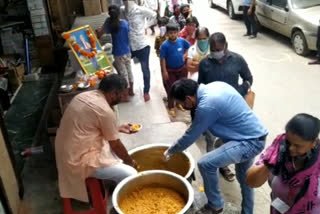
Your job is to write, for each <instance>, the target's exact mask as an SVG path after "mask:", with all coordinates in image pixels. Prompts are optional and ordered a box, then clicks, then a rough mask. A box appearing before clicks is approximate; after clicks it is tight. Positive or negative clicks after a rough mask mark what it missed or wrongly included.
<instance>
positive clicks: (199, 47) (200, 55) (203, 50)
mask: <svg viewBox="0 0 320 214" xmlns="http://www.w3.org/2000/svg"><path fill="white" fill-rule="evenodd" d="M209 35H210V34H209V30H208V28H206V27H199V28H198V29H197V30H196V39H197V41H196V43H195V44H194V45H193V46H192V47H191V48H189V51H188V59H187V69H188V78H190V79H193V80H195V81H198V70H199V63H200V61H201V60H202V59H204V58H205V57H206V56H208V55H209V54H210V48H209Z"/></svg>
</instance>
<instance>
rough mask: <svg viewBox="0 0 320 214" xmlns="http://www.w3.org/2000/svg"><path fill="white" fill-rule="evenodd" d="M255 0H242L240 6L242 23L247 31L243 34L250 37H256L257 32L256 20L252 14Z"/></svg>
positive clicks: (254, 8)
mask: <svg viewBox="0 0 320 214" xmlns="http://www.w3.org/2000/svg"><path fill="white" fill-rule="evenodd" d="M255 2H256V0H244V4H243V6H242V9H243V18H244V23H245V25H246V28H247V33H246V34H244V35H243V36H249V38H250V39H254V38H256V37H257V34H258V28H257V21H256V19H255V15H254V14H255V10H256V7H255Z"/></svg>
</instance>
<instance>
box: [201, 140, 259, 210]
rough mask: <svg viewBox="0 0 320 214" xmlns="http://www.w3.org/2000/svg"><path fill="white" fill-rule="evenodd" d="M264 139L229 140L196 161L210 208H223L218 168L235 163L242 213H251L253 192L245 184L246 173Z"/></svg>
mask: <svg viewBox="0 0 320 214" xmlns="http://www.w3.org/2000/svg"><path fill="white" fill-rule="evenodd" d="M264 145H265V141H259V140H244V141H229V142H226V143H225V144H223V145H222V146H221V147H219V148H217V149H215V150H213V151H211V152H209V153H207V154H206V155H204V156H203V157H202V158H201V159H200V160H199V162H198V168H199V170H200V173H201V176H202V178H203V183H204V190H205V193H206V196H207V198H208V205H209V206H210V207H212V208H217V209H219V208H223V206H224V200H223V198H222V196H221V191H220V187H219V179H218V175H219V173H218V168H222V167H225V166H228V165H230V164H235V166H236V177H237V180H238V182H239V183H240V187H241V194H242V203H241V206H242V211H241V213H242V214H253V205H254V193H253V189H251V188H249V187H248V186H247V184H246V173H247V170H248V169H249V167H250V166H251V165H252V163H253V160H254V157H255V156H256V155H258V154H259V153H260V152H261V151H262V150H263V148H264Z"/></svg>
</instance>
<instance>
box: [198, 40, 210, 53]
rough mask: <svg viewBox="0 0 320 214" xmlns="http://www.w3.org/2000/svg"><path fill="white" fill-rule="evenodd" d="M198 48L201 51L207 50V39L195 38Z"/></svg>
mask: <svg viewBox="0 0 320 214" xmlns="http://www.w3.org/2000/svg"><path fill="white" fill-rule="evenodd" d="M197 44H198V48H199V49H200V51H202V52H207V51H208V49H209V41H208V39H205V40H197Z"/></svg>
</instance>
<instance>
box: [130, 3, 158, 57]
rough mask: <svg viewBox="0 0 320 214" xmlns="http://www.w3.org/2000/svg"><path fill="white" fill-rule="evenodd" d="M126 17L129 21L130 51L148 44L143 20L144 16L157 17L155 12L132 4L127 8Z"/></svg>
mask: <svg viewBox="0 0 320 214" xmlns="http://www.w3.org/2000/svg"><path fill="white" fill-rule="evenodd" d="M126 17H127V19H128V22H129V27H130V34H129V38H130V46H131V50H132V51H137V50H141V49H143V48H145V47H146V46H148V43H147V38H146V37H145V34H144V32H145V31H144V29H145V20H146V18H152V19H155V18H156V17H157V13H156V12H154V11H152V10H150V9H148V8H146V7H141V6H138V5H136V4H135V5H133V6H132V8H129V11H128V13H126Z"/></svg>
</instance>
